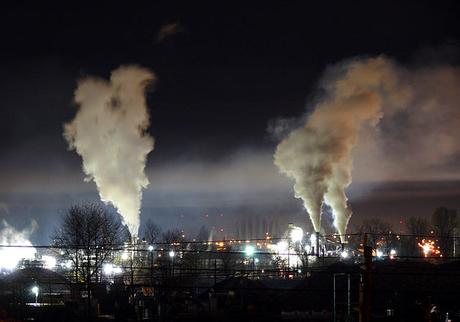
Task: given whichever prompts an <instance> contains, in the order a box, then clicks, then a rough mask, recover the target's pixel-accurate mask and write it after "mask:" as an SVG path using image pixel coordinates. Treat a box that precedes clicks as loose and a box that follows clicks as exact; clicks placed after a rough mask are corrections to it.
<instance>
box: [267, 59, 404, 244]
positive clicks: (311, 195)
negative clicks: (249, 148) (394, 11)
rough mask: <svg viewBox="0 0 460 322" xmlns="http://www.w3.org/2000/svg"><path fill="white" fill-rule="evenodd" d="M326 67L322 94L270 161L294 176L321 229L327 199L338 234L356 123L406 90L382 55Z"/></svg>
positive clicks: (345, 214)
mask: <svg viewBox="0 0 460 322" xmlns="http://www.w3.org/2000/svg"><path fill="white" fill-rule="evenodd" d="M330 72H331V74H334V77H329V78H326V79H325V82H324V91H325V95H324V97H323V98H322V99H321V100H320V101H319V102H318V103H317V104H316V106H315V107H314V111H313V113H312V114H311V115H310V116H309V117H308V119H307V121H306V123H305V124H304V126H302V127H299V128H297V129H295V130H293V131H292V132H291V133H290V134H289V135H288V136H287V137H286V138H285V139H284V140H283V141H281V142H280V144H279V145H278V147H277V149H276V152H275V155H274V162H275V164H276V165H277V166H278V168H279V169H280V171H281V172H282V173H284V174H286V175H287V176H288V177H290V178H292V179H293V180H294V182H295V183H294V190H295V196H296V197H297V198H301V199H302V200H303V203H304V206H305V208H306V210H307V212H308V214H309V215H310V219H311V221H312V224H313V227H314V229H315V231H317V232H320V229H321V211H322V206H323V203H326V204H328V205H329V206H330V207H331V208H332V212H333V216H334V226H335V227H336V229H337V231H338V233H339V234H340V235H341V236H342V235H344V234H345V231H346V226H347V224H348V221H349V220H350V217H351V210H350V208H349V207H348V205H347V197H346V194H345V189H346V188H347V187H348V186H349V185H350V184H351V180H352V178H351V171H352V165H353V160H352V150H353V147H354V146H355V145H356V144H357V142H358V137H359V133H360V129H361V128H362V127H363V126H364V125H366V126H376V125H377V124H378V123H379V121H380V119H381V118H382V117H383V112H384V110H383V106H386V108H388V109H390V110H391V109H394V108H399V107H402V106H404V105H405V104H406V103H407V101H408V100H409V98H410V95H411V92H410V90H409V89H408V88H407V87H406V86H403V84H402V83H401V77H400V76H399V71H398V69H397V68H396V67H395V64H393V63H392V62H391V61H390V60H388V59H386V58H384V57H378V58H372V59H366V60H361V61H353V62H349V63H347V64H345V65H341V66H337V67H336V68H335V69H334V70H331V71H330Z"/></svg>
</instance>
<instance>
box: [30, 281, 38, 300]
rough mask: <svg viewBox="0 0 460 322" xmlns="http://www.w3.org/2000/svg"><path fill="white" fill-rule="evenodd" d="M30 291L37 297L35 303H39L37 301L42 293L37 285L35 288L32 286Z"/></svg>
mask: <svg viewBox="0 0 460 322" xmlns="http://www.w3.org/2000/svg"><path fill="white" fill-rule="evenodd" d="M30 291H31V292H32V294H33V295H35V303H37V300H38V292H39V291H40V290H39V288H38V286H37V285H35V286H32V288H31V289H30Z"/></svg>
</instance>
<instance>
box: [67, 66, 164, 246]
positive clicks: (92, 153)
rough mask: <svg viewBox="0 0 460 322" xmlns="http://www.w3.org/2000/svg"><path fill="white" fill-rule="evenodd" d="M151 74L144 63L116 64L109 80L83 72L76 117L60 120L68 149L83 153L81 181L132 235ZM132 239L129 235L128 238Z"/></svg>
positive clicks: (146, 143) (148, 145) (143, 181)
mask: <svg viewBox="0 0 460 322" xmlns="http://www.w3.org/2000/svg"><path fill="white" fill-rule="evenodd" d="M154 79H155V76H154V74H153V73H152V72H151V71H149V70H148V69H145V68H141V67H138V66H121V67H119V68H118V69H116V70H114V71H113V72H112V74H111V77H110V81H106V80H104V79H100V78H96V77H87V78H84V79H81V80H80V81H79V82H78V86H77V89H76V90H75V95H74V100H75V103H76V104H77V106H78V107H77V108H78V111H77V114H76V116H75V118H74V119H73V120H72V121H71V122H70V123H67V124H65V125H64V137H65V139H66V140H67V142H68V144H69V149H71V150H75V151H76V152H77V153H78V154H79V155H80V156H81V157H82V159H83V171H84V173H85V174H86V178H85V180H86V181H94V182H95V183H96V186H97V189H98V191H99V196H100V198H101V200H102V201H103V202H105V203H110V204H112V205H113V206H114V207H115V208H116V209H117V211H118V213H119V214H120V215H121V216H122V218H123V221H124V224H126V225H127V226H128V228H129V231H130V233H131V236H133V237H134V236H137V234H138V229H139V222H140V219H139V214H140V209H141V200H142V189H144V188H146V187H147V185H148V184H149V180H148V178H147V177H146V175H145V171H144V170H145V164H146V161H147V155H148V154H149V153H150V152H151V151H152V150H153V143H154V140H153V138H152V137H151V136H150V135H149V134H148V133H147V129H148V127H149V125H150V120H149V112H148V109H147V105H146V100H145V89H146V87H147V85H148V84H150V83H151V82H153V80H154ZM133 240H134V239H133Z"/></svg>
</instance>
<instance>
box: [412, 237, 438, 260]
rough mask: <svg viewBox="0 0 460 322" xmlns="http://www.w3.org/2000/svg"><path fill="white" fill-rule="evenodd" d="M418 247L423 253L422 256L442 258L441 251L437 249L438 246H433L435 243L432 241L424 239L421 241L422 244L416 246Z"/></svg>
mask: <svg viewBox="0 0 460 322" xmlns="http://www.w3.org/2000/svg"><path fill="white" fill-rule="evenodd" d="M417 245H418V247H420V248H421V250H422V252H423V255H424V256H425V257H428V256H430V255H431V256H439V257H442V254H441V250H440V248H439V246H436V244H435V241H434V240H431V239H429V240H425V239H422V242H421V243H418V244H417Z"/></svg>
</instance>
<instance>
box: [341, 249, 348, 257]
mask: <svg viewBox="0 0 460 322" xmlns="http://www.w3.org/2000/svg"><path fill="white" fill-rule="evenodd" d="M340 256H342V258H347V257H348V252H347V251H346V250H344V251H343V252H342V253H340Z"/></svg>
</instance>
